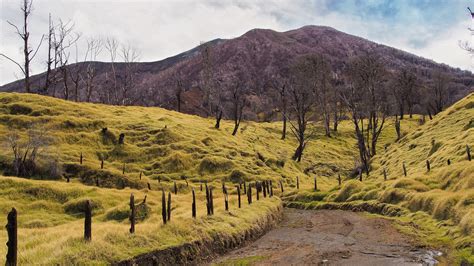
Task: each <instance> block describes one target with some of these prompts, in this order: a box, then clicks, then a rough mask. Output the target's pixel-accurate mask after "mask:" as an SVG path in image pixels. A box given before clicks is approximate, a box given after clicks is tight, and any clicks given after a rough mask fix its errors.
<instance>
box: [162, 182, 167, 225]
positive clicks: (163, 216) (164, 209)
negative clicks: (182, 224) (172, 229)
mask: <svg viewBox="0 0 474 266" xmlns="http://www.w3.org/2000/svg"><path fill="white" fill-rule="evenodd" d="M161 218H163V224H166V221H167V219H166V197H165V190H164V189H162V190H161Z"/></svg>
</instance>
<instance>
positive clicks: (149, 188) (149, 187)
mask: <svg viewBox="0 0 474 266" xmlns="http://www.w3.org/2000/svg"><path fill="white" fill-rule="evenodd" d="M146 184H147V185H148V190H151V185H150V183H149V182H147V183H146Z"/></svg>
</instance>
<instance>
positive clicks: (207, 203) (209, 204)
mask: <svg viewBox="0 0 474 266" xmlns="http://www.w3.org/2000/svg"><path fill="white" fill-rule="evenodd" d="M206 208H207V215H211V200H210V198H209V187H208V186H207V183H206Z"/></svg>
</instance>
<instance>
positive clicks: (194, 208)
mask: <svg viewBox="0 0 474 266" xmlns="http://www.w3.org/2000/svg"><path fill="white" fill-rule="evenodd" d="M191 210H192V215H193V218H196V193H195V192H194V188H193V204H192V205H191Z"/></svg>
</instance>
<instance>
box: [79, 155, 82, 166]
mask: <svg viewBox="0 0 474 266" xmlns="http://www.w3.org/2000/svg"><path fill="white" fill-rule="evenodd" d="M79 163H80V164H81V165H82V152H81V156H80V157H79Z"/></svg>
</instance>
